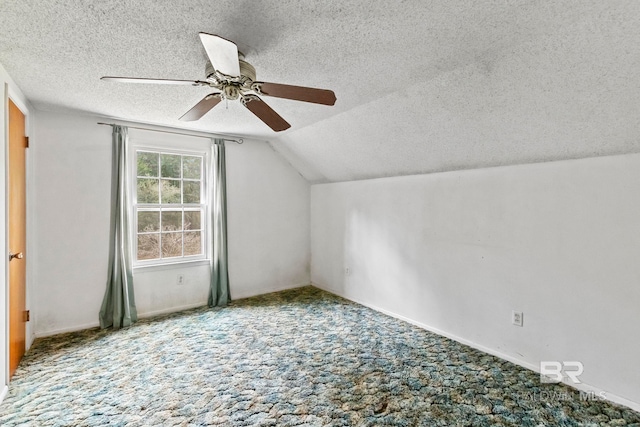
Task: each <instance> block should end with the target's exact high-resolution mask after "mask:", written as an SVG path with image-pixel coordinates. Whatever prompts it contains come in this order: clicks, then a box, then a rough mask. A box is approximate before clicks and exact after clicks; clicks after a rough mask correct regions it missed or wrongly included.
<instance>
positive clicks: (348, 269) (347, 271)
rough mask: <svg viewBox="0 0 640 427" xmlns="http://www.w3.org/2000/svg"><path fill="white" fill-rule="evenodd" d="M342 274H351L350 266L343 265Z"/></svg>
mask: <svg viewBox="0 0 640 427" xmlns="http://www.w3.org/2000/svg"><path fill="white" fill-rule="evenodd" d="M344 275H345V276H351V268H349V267H345V268H344Z"/></svg>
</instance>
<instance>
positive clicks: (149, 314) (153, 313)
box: [138, 301, 207, 319]
mask: <svg viewBox="0 0 640 427" xmlns="http://www.w3.org/2000/svg"><path fill="white" fill-rule="evenodd" d="M206 305H207V302H206V301H204V302H199V303H196V304H187V305H180V306H177V307H169V308H163V309H162V310H153V311H147V312H143V313H138V319H147V318H149V317H155V316H161V315H163V314H171V313H177V312H180V311H185V310H191V309H192V308H200V307H204V306H206Z"/></svg>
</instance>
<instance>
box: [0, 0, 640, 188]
mask: <svg viewBox="0 0 640 427" xmlns="http://www.w3.org/2000/svg"><path fill="white" fill-rule="evenodd" d="M638 28H640V2H637V1H635V0H629V1H615V0H607V1H605V2H603V1H587V0H584V1H562V2H559V1H555V0H554V1H504V0H502V1H475V2H470V1H451V0H442V1H430V2H426V1H418V0H411V1H397V2H388V1H384V2H383V1H367V2H363V1H344V0H343V1H334V0H329V1H322V2H315V1H314V2H312V1H283V0H264V1H259V2H258V1H231V0H222V1H217V2H210V1H204V0H202V1H197V0H176V1H166V2H138V1H124V0H120V1H115V0H103V1H100V2H78V1H55V2H50V1H24V0H22V1H17V0H4V1H2V2H1V3H0V63H2V64H3V65H4V67H5V68H6V70H7V71H8V72H9V74H10V75H11V76H12V77H13V78H14V80H15V81H16V82H17V84H18V85H19V86H20V88H21V89H22V90H23V92H24V93H25V95H26V96H27V97H28V98H29V99H30V101H31V102H32V103H33V105H34V106H35V107H36V108H38V109H42V110H52V111H62V112H64V111H69V112H81V113H86V114H97V115H102V116H108V117H114V118H121V119H126V120H131V121H139V122H145V123H154V124H160V125H166V126H173V127H184V128H188V129H196V130H206V131H210V132H219V133H224V134H232V135H241V136H250V137H257V138H260V139H264V140H266V141H269V142H270V143H271V145H272V146H273V147H274V148H275V149H276V150H278V151H280V152H281V153H282V154H283V155H284V156H285V157H286V158H287V159H288V160H289V161H290V162H291V163H292V164H293V165H294V166H295V167H296V168H297V169H298V170H299V171H300V172H301V173H302V174H303V175H304V176H305V177H306V178H307V179H309V180H310V181H312V182H331V181H342V180H353V179H363V178H372V177H381V176H393V175H406V174H415V173H429V172H437V171H447V170H455V169H465V168H476V167H486V166H498V165H508V164H519V163H529V162H540V161H550V160H559V159H572V158H581V157H590V156H599V155H609V154H620V153H630V152H638V151H640V126H639V125H640V93H639V92H640V31H638ZM200 31H204V32H209V33H214V34H219V35H222V36H224V37H226V38H228V39H231V40H233V41H235V42H236V43H237V44H238V45H239V46H240V49H241V50H243V51H245V53H246V56H247V57H246V59H247V60H248V61H249V62H251V63H252V64H253V65H254V66H255V67H256V69H257V73H258V79H259V80H265V81H274V82H280V83H288V84H294V85H305V86H312V87H320V88H328V89H332V90H334V91H335V93H336V96H337V98H338V101H337V103H336V105H335V106H334V107H327V106H320V105H314V104H306V103H300V102H295V101H288V100H282V99H275V98H268V99H266V98H265V100H267V102H268V103H269V104H270V105H271V106H272V107H273V108H274V109H275V110H276V111H278V112H279V113H280V114H281V115H282V116H283V117H284V118H285V119H287V120H288V121H289V122H290V123H291V125H292V128H291V129H290V130H288V131H285V132H282V133H278V134H276V133H274V132H272V131H271V130H270V129H269V128H268V127H267V126H266V125H264V124H263V123H262V122H260V121H259V120H258V119H257V118H255V117H254V116H252V115H251V113H250V112H248V111H247V110H245V109H244V108H243V107H242V106H241V105H239V104H237V103H231V102H230V103H229V104H228V106H225V105H224V104H221V105H219V106H218V107H216V108H215V109H214V110H213V111H211V112H210V113H209V114H207V115H206V116H205V117H204V118H203V119H201V120H200V121H199V122H195V123H190V124H188V126H185V124H184V123H182V122H179V121H178V120H177V118H178V117H180V116H181V115H182V114H183V113H184V112H186V111H187V110H188V109H189V108H191V106H193V105H194V104H195V103H197V102H198V101H199V100H200V99H201V98H202V97H203V96H204V95H205V94H206V93H207V89H206V88H201V87H183V86H177V87H170V86H152V85H127V84H118V83H108V82H102V81H100V80H99V78H100V77H101V76H103V75H122V76H136V77H155V78H175V79H201V78H203V77H204V61H205V56H204V51H203V49H202V47H201V45H200V42H199V40H198V36H197V34H198V32H200Z"/></svg>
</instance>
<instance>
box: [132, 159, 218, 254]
mask: <svg viewBox="0 0 640 427" xmlns="http://www.w3.org/2000/svg"><path fill="white" fill-rule="evenodd" d="M134 153H135V184H133V185H134V191H133V193H134V197H133V218H134V230H135V238H134V242H133V243H134V247H135V251H134V257H135V260H134V263H135V265H137V266H142V265H151V264H166V263H174V262H182V261H189V260H198V259H204V258H206V249H205V248H206V240H207V239H206V232H205V229H206V220H205V219H206V213H207V197H206V192H205V190H206V180H205V175H206V174H205V172H204V171H205V166H206V158H207V156H206V153H205V152H188V151H175V150H163V149H152V148H142V147H139V148H138V147H136V149H135V151H134Z"/></svg>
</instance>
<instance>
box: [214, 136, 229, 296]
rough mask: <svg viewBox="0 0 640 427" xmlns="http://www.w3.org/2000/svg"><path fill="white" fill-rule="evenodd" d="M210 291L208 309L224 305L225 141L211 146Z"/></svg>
mask: <svg viewBox="0 0 640 427" xmlns="http://www.w3.org/2000/svg"><path fill="white" fill-rule="evenodd" d="M211 152H212V156H213V161H212V162H211V168H210V171H209V173H210V177H211V179H210V180H209V182H211V186H210V188H211V193H210V200H211V217H210V224H211V231H210V235H211V239H210V241H211V247H210V250H211V252H210V253H211V287H210V289H209V307H215V306H218V305H227V303H228V302H229V300H230V299H231V298H230V296H229V272H228V269H227V267H228V266H227V188H226V187H227V182H226V170H225V154H224V140H222V139H215V140H213V143H212V145H211Z"/></svg>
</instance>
